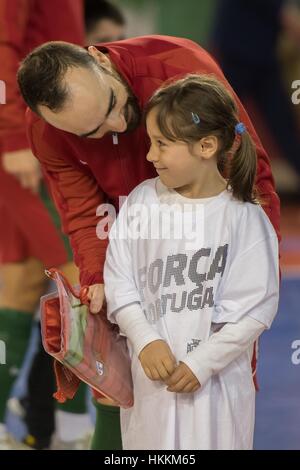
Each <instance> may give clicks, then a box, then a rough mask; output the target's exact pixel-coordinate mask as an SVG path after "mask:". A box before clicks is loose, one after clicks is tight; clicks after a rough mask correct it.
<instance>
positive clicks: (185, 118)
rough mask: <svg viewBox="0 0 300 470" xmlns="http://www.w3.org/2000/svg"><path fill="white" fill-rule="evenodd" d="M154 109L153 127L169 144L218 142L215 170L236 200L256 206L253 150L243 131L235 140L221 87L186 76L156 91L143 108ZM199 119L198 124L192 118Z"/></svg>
mask: <svg viewBox="0 0 300 470" xmlns="http://www.w3.org/2000/svg"><path fill="white" fill-rule="evenodd" d="M153 108H156V109H157V111H158V112H157V125H158V128H159V129H160V131H161V133H162V135H163V136H164V137H165V138H166V139H169V140H171V141H176V140H181V141H184V142H186V143H187V144H189V145H191V146H192V145H193V143H196V142H197V141H199V140H200V139H201V138H203V137H207V136H209V135H214V136H216V137H217V139H218V151H217V162H218V167H219V169H220V171H221V173H222V174H223V176H224V177H225V178H226V179H227V186H228V187H230V188H231V191H232V193H233V196H234V197H235V198H236V199H239V200H241V201H245V202H252V203H256V202H257V199H256V191H255V187H254V185H255V178H256V164H257V156H256V149H255V146H254V144H253V141H252V139H251V136H250V135H249V133H248V131H247V130H246V131H245V132H243V133H242V134H241V135H240V136H237V134H236V130H235V126H236V125H237V124H238V122H239V119H238V108H237V106H236V104H235V101H234V99H233V97H232V96H231V94H230V93H229V91H228V90H227V89H226V88H225V86H224V85H223V84H222V83H221V82H220V81H218V80H217V79H216V78H214V77H213V76H210V75H195V74H191V75H187V76H186V77H184V78H182V79H181V80H178V81H176V82H173V83H171V84H168V85H166V86H164V87H163V88H160V89H158V90H157V91H156V92H155V93H154V95H153V96H152V98H151V99H150V101H149V102H148V105H147V108H146V116H147V114H148V113H149V112H150V111H151V110H152V109H153ZM192 113H194V117H195V115H196V116H198V117H199V118H200V122H199V123H198V124H196V123H195V121H194V120H193V115H192Z"/></svg>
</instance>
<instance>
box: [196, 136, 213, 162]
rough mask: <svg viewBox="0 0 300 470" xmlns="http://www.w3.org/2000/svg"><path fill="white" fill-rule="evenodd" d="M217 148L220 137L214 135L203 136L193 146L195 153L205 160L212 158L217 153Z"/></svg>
mask: <svg viewBox="0 0 300 470" xmlns="http://www.w3.org/2000/svg"><path fill="white" fill-rule="evenodd" d="M217 150H218V139H217V137H216V136H214V135H209V136H207V137H202V139H200V140H199V141H198V142H197V143H196V144H194V146H193V151H194V153H195V154H196V155H197V156H199V157H201V158H204V159H205V160H208V159H209V158H212V157H213V156H214V155H215V154H216V153H217Z"/></svg>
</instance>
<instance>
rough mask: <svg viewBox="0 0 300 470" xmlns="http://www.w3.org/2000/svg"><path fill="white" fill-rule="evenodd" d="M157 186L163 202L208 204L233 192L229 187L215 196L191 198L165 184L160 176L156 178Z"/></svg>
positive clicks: (158, 194) (157, 191)
mask: <svg viewBox="0 0 300 470" xmlns="http://www.w3.org/2000/svg"><path fill="white" fill-rule="evenodd" d="M155 180H156V181H155V188H156V193H157V196H158V198H159V199H160V200H161V201H162V202H168V201H169V202H174V201H176V202H183V203H186V204H196V203H198V204H206V203H209V202H212V201H215V200H217V199H223V198H224V197H228V196H229V195H230V194H231V193H230V190H229V189H227V188H226V189H224V190H223V191H221V192H220V193H219V194H216V195H215V196H210V197H204V198H195V199H194V198H189V197H186V196H182V195H181V194H180V193H178V192H177V191H176V190H175V189H170V188H167V186H165V185H164V184H163V183H162V181H161V179H160V178H159V176H158V177H157V178H155Z"/></svg>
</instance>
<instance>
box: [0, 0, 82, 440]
mask: <svg viewBox="0 0 300 470" xmlns="http://www.w3.org/2000/svg"><path fill="white" fill-rule="evenodd" d="M83 14H84V11H83V3H82V0H63V2H62V1H61V0H53V1H51V2H45V1H44V0H22V1H21V0H0V56H1V71H0V79H1V80H3V81H4V82H5V84H6V93H7V96H6V104H4V105H1V106H0V219H1V232H0V276H1V290H0V339H1V340H3V341H4V342H5V345H6V359H7V363H6V364H5V365H1V367H0V449H9V448H20V447H21V448H22V446H19V444H18V443H17V442H16V441H15V440H14V438H13V437H12V435H10V434H9V433H8V432H7V430H6V427H5V423H4V419H5V410H6V403H7V399H8V397H9V395H10V393H11V390H12V385H13V383H14V382H15V380H16V378H17V377H18V374H19V371H20V368H21V365H22V362H23V359H24V356H25V352H26V350H27V346H28V343H29V338H30V334H31V327H32V324H33V321H32V320H33V316H34V312H35V310H36V309H37V307H38V305H39V300H40V297H41V295H43V294H44V293H46V291H47V286H48V284H47V280H46V278H45V275H44V269H45V268H49V267H52V266H59V267H60V269H61V270H62V271H63V272H64V273H65V274H66V275H67V277H68V278H69V280H70V281H71V282H72V283H77V282H78V274H77V273H78V271H77V268H76V267H75V265H74V263H73V261H72V253H71V250H70V248H69V246H68V241H67V239H66V237H65V236H63V235H62V233H61V229H60V224H59V219H58V217H57V214H56V211H55V209H54V205H53V203H52V201H51V199H50V197H49V194H48V191H47V188H46V186H45V184H44V182H43V179H42V172H41V170H40V165H39V162H38V161H37V159H36V158H35V157H34V156H33V154H32V152H31V150H30V147H29V143H28V142H27V137H26V130H25V116H24V113H25V103H24V102H23V100H22V98H21V96H20V93H19V91H18V87H17V82H16V72H17V69H18V65H19V62H20V60H21V59H22V58H23V57H24V56H26V54H28V52H30V50H32V49H33V48H34V47H36V46H37V45H38V44H41V43H42V42H44V41H49V40H56V39H60V40H65V41H71V42H74V43H77V44H83V43H84V23H83ZM70 25H72V27H70ZM32 371H33V374H31V375H30V376H29V394H28V408H27V412H28V413H27V417H26V421H27V424H28V431H29V434H28V436H26V439H25V440H26V441H27V444H29V445H30V446H32V447H34V448H45V447H48V446H49V444H50V438H51V435H52V433H53V431H54V400H53V398H52V391H53V387H54V383H53V382H54V378H53V367H52V359H51V358H50V357H49V356H48V355H46V353H45V352H44V351H43V348H42V346H41V344H40V348H39V351H38V353H37V356H36V358H35V361H34V364H33V369H32ZM62 409H64V410H65V411H59V412H58V421H59V422H61V421H63V419H62V418H63V417H65V416H66V415H67V416H68V418H69V419H70V420H71V422H73V426H71V427H73V429H74V431H73V433H72V435H71V437H70V436H68V435H67V433H65V434H64V432H63V431H62V429H61V426H58V428H59V429H60V432H61V434H62V435H65V437H66V438H67V439H69V440H73V439H74V440H75V441H76V440H78V439H79V438H80V437H81V436H82V435H83V433H85V429H86V428H87V424H86V422H87V415H86V407H85V397H84V394H83V392H82V393H81V396H80V395H79V396H78V398H77V399H76V400H74V402H73V403H72V404H71V405H70V406H68V407H64V408H62ZM68 411H70V413H67V412H68ZM60 414H61V416H60ZM74 420H75V421H74ZM74 422H75V423H77V426H74ZM89 427H90V424H89ZM69 428H70V426H69ZM70 445H71V444H70Z"/></svg>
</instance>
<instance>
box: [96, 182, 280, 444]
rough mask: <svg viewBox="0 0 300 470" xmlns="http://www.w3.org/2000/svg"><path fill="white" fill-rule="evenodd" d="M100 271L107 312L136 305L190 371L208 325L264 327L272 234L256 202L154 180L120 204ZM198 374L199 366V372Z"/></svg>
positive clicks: (272, 301) (273, 258) (273, 275)
mask: <svg viewBox="0 0 300 470" xmlns="http://www.w3.org/2000/svg"><path fill="white" fill-rule="evenodd" d="M174 204H176V207H174ZM120 235H121V239H120ZM191 235H193V236H194V238H191ZM104 275H105V290H106V298H107V302H108V316H109V318H110V319H111V320H112V321H115V314H116V313H117V312H120V309H123V308H124V307H126V306H129V305H130V304H133V303H137V304H138V305H140V306H141V309H142V310H143V311H144V314H145V317H146V318H147V319H148V324H150V325H151V329H152V332H153V338H152V340H153V339H158V338H162V339H164V340H165V341H167V342H168V343H169V345H170V347H171V349H172V351H173V353H174V355H175V357H176V358H177V360H178V361H179V360H182V361H184V362H186V363H187V364H188V365H189V366H190V367H191V369H192V370H193V371H195V368H196V367H197V351H199V352H200V350H201V347H202V348H205V346H206V345H207V344H209V338H210V337H211V335H212V324H216V323H217V324H218V323H220V324H224V323H227V324H228V323H229V324H230V323H232V324H237V323H239V322H241V321H242V320H243V319H245V320H247V318H248V319H249V320H250V319H252V320H254V321H255V320H256V321H257V322H260V325H261V324H262V325H264V326H265V327H266V328H269V327H270V325H271V323H272V320H273V318H274V316H275V314H276V311H277V303H278V243H277V236H276V233H275V231H274V229H273V227H272V225H271V223H270V222H269V220H268V218H267V216H266V215H265V213H264V211H263V210H262V208H261V207H260V206H259V205H254V204H250V203H241V202H239V201H237V200H235V199H234V198H233V197H232V195H231V193H230V191H227V190H225V191H223V192H222V193H221V194H219V195H218V196H215V197H212V198H208V199H199V200H192V199H188V198H185V197H182V196H180V195H179V194H178V193H177V192H176V191H172V190H169V189H167V188H165V187H164V186H163V184H162V183H161V182H160V180H159V178H155V179H152V180H148V181H145V182H144V183H142V184H141V185H139V186H138V187H137V188H136V189H135V190H134V191H133V192H132V193H131V194H130V196H129V198H128V200H127V201H126V203H125V204H124V205H123V207H122V209H121V211H120V214H119V217H118V220H117V222H116V223H115V224H114V226H113V228H112V230H111V232H110V245H109V248H108V251H107V258H106V265H105V272H104ZM221 331H222V330H221ZM244 335H245V333H244ZM128 336H129V335H128ZM216 336H217V334H216V335H215V337H216ZM229 336H230V335H229ZM150 340H151V332H150V334H149V335H148V342H149V341H150ZM225 342H226V341H225ZM207 350H208V349H207V348H206V352H207ZM243 350H244V349H242V348H241V353H242V352H243ZM202 355H204V354H202ZM212 356H213V354H212ZM133 363H135V367H138V366H137V362H136V361H133ZM198 367H199V363H198ZM204 372H205V371H203V368H202V372H201V367H200V376H201V373H202V374H203V375H204ZM206 372H207V371H206ZM196 375H197V374H196ZM209 377H210V374H207V373H206V376H205V380H208V379H209ZM149 382H150V381H149ZM144 385H145V384H144ZM146 385H147V387H148V384H146ZM139 390H140V391H142V390H143V388H139ZM141 393H142V392H141ZM196 393H197V392H196ZM201 393H202V395H203V391H202V392H201ZM201 393H200V394H199V397H200V399H199V403H200V402H201ZM197 396H198V395H197ZM135 407H136V408H137V406H136V405H135ZM131 413H132V412H131ZM139 413H140V414H141V411H140V412H139ZM129 414H130V412H129ZM127 417H128V412H127ZM207 419H208V420H209V417H207ZM234 419H235V417H232V420H234ZM129 441H130V439H129V440H128V442H129ZM197 442H198V441H197ZM166 445H171V444H166ZM129 446H130V444H129ZM128 448H130V447H128ZM149 448H151V447H149ZM162 448H164V447H162ZM200 448H201V446H200ZM204 448H205V446H204Z"/></svg>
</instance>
